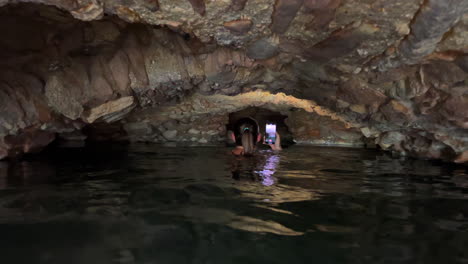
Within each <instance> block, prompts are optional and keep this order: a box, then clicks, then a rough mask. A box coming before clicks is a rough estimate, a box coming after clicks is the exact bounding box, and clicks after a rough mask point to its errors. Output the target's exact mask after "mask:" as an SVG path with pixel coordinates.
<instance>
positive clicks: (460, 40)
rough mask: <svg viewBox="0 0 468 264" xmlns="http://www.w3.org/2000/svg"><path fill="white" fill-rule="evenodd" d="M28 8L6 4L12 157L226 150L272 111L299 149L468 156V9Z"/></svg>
mask: <svg viewBox="0 0 468 264" xmlns="http://www.w3.org/2000/svg"><path fill="white" fill-rule="evenodd" d="M17 2H21V1H15V0H13V1H8V0H3V1H2V0H0V6H3V7H2V8H1V9H0V29H1V31H2V33H3V36H2V38H1V39H0V58H1V59H0V158H5V157H14V156H18V155H21V154H22V153H30V152H36V151H38V150H40V149H41V148H43V147H44V146H46V145H48V144H50V142H52V141H53V140H54V139H55V138H56V137H59V138H62V139H80V140H82V139H84V138H86V136H88V137H92V136H95V138H100V139H110V140H131V141H151V142H166V141H174V142H187V143H188V142H192V143H200V144H208V143H214V142H220V141H222V140H223V138H224V137H225V133H226V131H225V125H226V124H227V122H228V116H229V113H233V112H236V111H240V110H242V109H245V108H247V107H260V108H265V109H270V110H272V111H277V112H279V113H282V114H284V115H286V116H288V121H287V122H288V126H289V128H290V131H291V132H292V134H293V135H294V137H295V139H296V140H297V141H299V142H304V143H305V142H309V143H333V144H342V145H360V144H364V143H363V142H366V144H367V143H369V142H373V143H376V144H377V145H379V146H380V147H382V148H383V149H386V150H392V151H396V152H399V153H402V154H405V155H412V156H417V157H423V158H434V159H446V160H451V161H456V162H466V161H467V160H468V112H467V111H466V109H468V88H467V87H468V86H467V81H466V80H467V77H468V76H467V72H468V66H467V65H468V63H467V58H468V57H466V56H465V52H466V45H465V35H466V21H467V16H466V15H464V13H465V11H466V7H467V6H468V4H467V3H468V1H466V0H459V1H456V2H457V4H456V5H455V4H454V3H452V1H449V2H446V1H442V0H429V1H421V0H411V1H403V0H401V1H400V0H397V1H384V0H377V1H366V0H361V1H350V0H323V1H322V0H321V1H315V0H314V1H309V0H300V1H298V0H276V1H273V0H248V1H245V0H243V1H237V0H233V1H185V0H177V1H166V0H159V1H157V0H155V1H139V0H133V1H130V2H129V1H125V2H121V1H120V0H106V1H98V0H93V1H90V2H86V3H85V2H82V1H73V0H69V1H55V0H44V1H40V3H45V4H49V5H52V6H56V7H58V8H59V9H56V8H54V7H50V6H44V5H35V4H31V3H29V4H15V3H17ZM28 2H35V1H28ZM455 6H457V8H455ZM431 14H436V15H431ZM437 21H443V23H440V24H437ZM435 24H437V28H436V29H437V30H436V29H435V28H431V27H430V25H435ZM364 138H365V139H364Z"/></svg>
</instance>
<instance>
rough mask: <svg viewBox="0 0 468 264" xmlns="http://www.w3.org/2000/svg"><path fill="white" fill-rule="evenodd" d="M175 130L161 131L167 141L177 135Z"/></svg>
mask: <svg viewBox="0 0 468 264" xmlns="http://www.w3.org/2000/svg"><path fill="white" fill-rule="evenodd" d="M177 133H178V131H177V130H167V131H164V132H163V137H164V138H165V139H167V140H169V141H171V140H174V139H175V138H176V137H177Z"/></svg>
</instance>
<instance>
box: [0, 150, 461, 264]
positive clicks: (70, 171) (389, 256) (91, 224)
mask: <svg viewBox="0 0 468 264" xmlns="http://www.w3.org/2000/svg"><path fill="white" fill-rule="evenodd" d="M227 152H228V151H227V149H224V148H221V149H220V148H209V147H207V148H183V147H177V148H160V147H156V146H152V145H136V146H131V147H129V149H128V151H126V150H125V149H124V148H123V147H121V146H109V147H106V148H104V149H96V148H86V149H74V150H70V149H69V150H56V151H55V152H52V153H50V154H49V155H48V156H47V157H46V158H37V157H36V158H34V159H31V160H28V161H23V162H18V163H14V164H13V163H11V164H8V163H0V234H1V235H2V239H0V253H1V256H2V257H1V258H2V263H240V262H242V263H244V262H247V263H254V262H255V263H280V262H281V263H283V262H285V261H287V262H289V263H305V262H311V261H313V262H316V263H466V262H468V252H467V251H466V249H467V248H468V232H467V230H468V175H467V169H466V167H462V166H455V165H449V164H437V163H433V162H427V161H415V160H399V159H392V158H390V157H388V156H387V155H385V154H382V153H378V152H374V151H369V150H360V149H340V148H318V147H299V146H295V147H291V148H288V149H285V150H284V151H282V152H280V153H274V152H271V151H265V150H263V151H260V153H259V155H257V156H256V157H254V158H244V159H238V158H234V157H232V156H230V155H227V154H226V153H227Z"/></svg>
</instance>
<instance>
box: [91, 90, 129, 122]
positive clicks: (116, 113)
mask: <svg viewBox="0 0 468 264" xmlns="http://www.w3.org/2000/svg"><path fill="white" fill-rule="evenodd" d="M133 107H135V99H134V98H133V96H127V97H122V98H119V99H117V100H113V101H110V102H107V103H104V104H102V105H100V106H97V107H94V108H92V109H90V110H89V111H86V113H85V114H84V115H83V120H85V121H86V122H87V123H94V122H95V121H97V120H102V121H105V122H107V123H111V122H115V121H117V120H120V119H122V118H123V117H124V116H125V115H126V114H128V113H129V112H130V111H131V110H132V108H133Z"/></svg>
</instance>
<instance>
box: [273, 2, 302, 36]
mask: <svg viewBox="0 0 468 264" xmlns="http://www.w3.org/2000/svg"><path fill="white" fill-rule="evenodd" d="M303 1H304V0H276V3H275V9H274V11H273V14H272V23H271V31H273V32H274V33H277V34H282V33H284V32H286V30H287V29H288V27H289V24H290V23H291V21H292V20H293V19H294V17H296V14H297V12H298V11H299V8H301V6H302V2H303Z"/></svg>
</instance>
